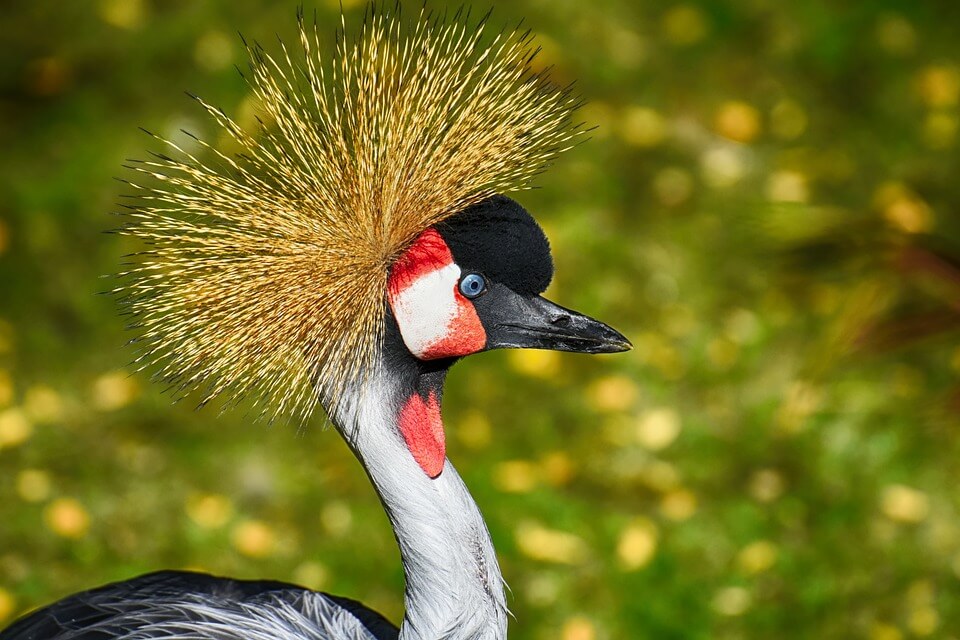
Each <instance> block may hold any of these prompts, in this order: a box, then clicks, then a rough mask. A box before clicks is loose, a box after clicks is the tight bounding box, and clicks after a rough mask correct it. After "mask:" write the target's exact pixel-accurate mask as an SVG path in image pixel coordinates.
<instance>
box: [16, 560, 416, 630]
mask: <svg viewBox="0 0 960 640" xmlns="http://www.w3.org/2000/svg"><path fill="white" fill-rule="evenodd" d="M397 636H398V630H397V628H396V627H395V626H394V625H392V624H390V623H389V622H388V621H387V620H386V619H384V618H383V617H382V616H381V615H380V614H378V613H376V612H375V611H372V610H371V609H368V608H366V607H364V606H363V605H361V604H360V603H358V602H355V601H353V600H348V599H346V598H339V597H336V596H331V595H328V594H324V593H318V592H315V591H310V590H308V589H304V588H302V587H297V586H294V585H290V584H285V583H281V582H267V581H241V580H229V579H225V578H216V577H213V576H209V575H206V574H200V573H191V572H182V571H164V572H160V573H153V574H148V575H145V576H141V577H139V578H135V579H133V580H128V581H125V582H118V583H115V584H111V585H107V586H105V587H100V588H99V589H93V590H91V591H85V592H83V593H78V594H76V595H73V596H70V597H68V598H64V599H63V600H60V601H59V602H56V603H54V604H52V605H50V606H48V607H46V608H44V609H41V610H39V611H36V612H34V613H32V614H30V615H28V616H26V617H25V618H22V619H20V620H19V621H17V622H15V623H14V624H13V625H12V626H10V627H9V628H7V629H6V630H5V631H0V640H154V639H158V638H167V639H174V638H176V639H177V640H267V639H269V640H278V639H284V640H294V639H296V640H301V639H302V640H396V638H397Z"/></svg>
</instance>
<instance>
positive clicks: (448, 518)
mask: <svg viewBox="0 0 960 640" xmlns="http://www.w3.org/2000/svg"><path fill="white" fill-rule="evenodd" d="M399 25H400V21H399V18H396V17H393V18H391V17H385V16H384V15H383V14H378V13H377V12H376V7H375V6H373V7H372V8H371V10H370V13H369V15H368V18H367V22H366V23H365V27H364V30H363V31H362V32H361V35H360V36H359V37H358V39H357V40H356V41H355V42H354V43H353V44H348V40H347V39H346V38H343V39H341V41H340V42H341V44H340V49H339V57H337V58H335V59H334V61H333V63H332V64H331V65H328V67H327V69H328V72H329V73H332V74H333V81H334V83H333V88H332V89H331V88H328V87H327V85H326V84H324V82H325V79H324V78H325V76H324V75H323V74H324V72H323V71H322V69H323V67H322V65H321V63H320V62H319V61H318V58H317V57H316V53H315V51H316V50H317V49H318V48H319V47H318V45H317V44H316V42H315V41H311V39H310V38H309V37H308V35H307V33H306V31H305V30H304V28H303V27H302V25H301V40H302V46H303V49H304V53H305V62H304V63H303V66H299V67H298V66H296V65H294V64H293V63H292V62H290V58H289V55H288V54H287V52H286V50H284V58H283V59H284V60H286V63H285V64H284V63H278V62H276V61H275V60H274V59H272V58H270V57H269V56H267V55H266V54H264V53H263V52H262V50H260V49H259V48H254V49H252V51H251V55H252V57H253V80H252V87H253V89H254V92H255V94H256V95H257V96H258V97H259V98H260V100H261V103H262V106H263V108H264V110H265V117H264V122H265V124H264V127H263V130H262V131H261V132H260V134H259V136H258V137H256V138H255V137H253V136H251V135H248V134H247V133H245V132H244V131H243V130H242V129H241V128H240V127H239V126H237V125H236V124H235V123H233V122H232V121H231V120H229V119H228V118H227V117H226V116H225V115H223V114H222V113H221V112H219V111H218V110H216V109H213V108H212V107H208V106H206V105H204V106H205V107H206V108H207V110H208V111H209V112H210V113H211V115H213V117H214V118H215V119H216V120H217V121H218V122H219V123H220V125H221V126H222V127H223V128H224V130H225V131H226V132H227V133H229V134H230V135H231V136H232V137H233V138H234V140H235V142H236V143H238V144H239V145H240V147H241V148H242V151H243V153H242V154H241V155H238V156H237V157H231V156H228V155H226V154H224V153H223V152H221V151H219V150H217V149H214V148H208V149H207V151H208V152H209V154H210V155H212V157H213V158H214V160H209V161H206V163H205V162H203V161H201V160H199V159H197V158H195V157H194V156H192V155H190V154H188V153H185V152H181V157H180V159H174V158H171V157H169V156H166V155H162V154H161V155H157V156H156V157H155V159H154V160H151V161H148V162H144V163H140V164H135V165H133V169H134V170H135V171H137V172H139V174H140V175H141V176H143V177H146V178H152V179H154V180H155V181H156V182H157V184H154V185H152V186H147V185H145V184H140V183H138V182H135V181H131V184H132V185H133V187H134V188H135V189H136V190H137V192H138V193H139V197H140V203H139V204H136V205H134V206H133V207H132V210H131V212H130V213H129V215H130V217H131V218H132V224H131V225H130V226H129V227H127V228H126V229H125V232H126V233H128V234H130V235H133V236H135V237H137V238H139V239H141V240H143V241H145V242H146V243H147V245H148V249H147V250H145V251H144V252H143V253H142V254H141V255H140V256H139V262H136V263H135V264H134V266H133V267H132V268H131V269H130V270H129V271H127V272H126V273H124V274H122V277H123V278H124V279H125V284H124V285H122V286H121V287H119V288H118V289H117V293H118V294H120V295H121V296H122V300H123V302H124V304H125V305H126V306H127V308H128V310H129V312H130V313H131V314H132V315H133V317H134V326H135V327H136V328H137V329H138V330H139V331H140V336H139V340H140V341H141V344H144V345H146V346H145V350H144V352H143V354H142V356H141V359H140V362H141V364H143V365H144V366H148V365H150V364H151V363H153V365H154V366H155V367H156V369H157V372H158V377H160V378H161V379H163V380H166V381H168V382H171V383H173V384H174V385H175V386H176V388H178V389H179V390H182V391H184V392H190V391H191V390H197V389H200V390H202V391H201V392H202V394H203V396H202V401H203V402H206V401H207V400H210V399H213V398H218V397H222V398H224V399H225V400H226V401H227V402H230V401H233V400H236V399H237V398H239V397H243V396H247V395H253V396H254V397H255V398H258V399H259V400H261V401H262V402H264V407H265V408H264V413H268V414H272V415H277V414H289V415H294V416H299V417H301V418H303V417H304V416H306V415H309V413H310V411H311V410H312V407H313V406H314V405H316V404H322V405H323V407H324V408H325V409H326V412H327V415H328V417H329V419H330V422H331V423H332V424H333V425H334V427H335V428H336V429H337V430H338V432H339V433H340V434H341V436H342V437H343V439H344V440H345V441H346V443H347V445H348V446H349V447H350V448H351V450H352V451H353V452H354V454H355V455H356V457H357V458H358V459H359V461H360V463H361V464H362V465H363V468H364V469H365V471H366V473H367V475H368V476H369V478H370V480H371V482H372V484H373V486H374V489H375V490H376V492H377V494H378V496H379V498H380V500H381V502H382V504H383V507H384V509H385V511H386V513H387V516H388V518H389V520H390V523H391V525H392V527H393V530H394V534H395V537H396V540H397V543H398V545H399V548H400V555H401V561H402V563H403V568H404V577H405V585H406V586H405V594H404V603H405V615H404V619H403V621H402V624H401V625H400V627H399V629H398V628H396V627H393V626H392V625H391V624H390V623H388V622H386V621H385V620H384V619H383V618H382V617H380V616H379V615H377V614H375V613H373V612H372V611H370V610H368V609H366V608H364V607H363V606H362V605H359V604H358V603H355V602H353V601H350V600H346V599H343V598H338V597H336V596H330V595H327V594H321V593H316V592H312V591H309V590H306V589H303V588H300V587H296V586H294V585H287V584H283V583H275V582H243V581H235V580H229V579H224V578H214V577H211V576H206V575H203V574H193V573H186V572H161V573H156V574H149V575H146V576H142V577H140V578H136V579H133V580H130V581H127V582H121V583H117V584H114V585H108V586H106V587H102V588H100V589H94V590H92V591H87V592H83V593H80V594H76V595H74V596H70V597H68V598H66V599H64V600H62V601H60V602H58V603H54V604H53V605H50V606H49V607H47V608H45V609H41V610H39V611H37V612H35V613H33V614H31V615H28V616H27V617H25V618H24V619H22V620H20V621H18V622H15V623H14V624H13V626H11V627H9V628H8V629H7V630H5V631H3V632H0V640H94V639H96V640H105V639H108V638H120V639H126V640H141V639H142V640H147V639H156V638H171V639H173V638H178V639H181V640H233V639H236V640H241V639H242V640H260V639H261V638H264V639H266V638H283V639H289V640H307V639H313V640H318V639H321V638H322V639H327V638H329V639H331V640H333V639H337V640H342V639H348V638H349V639H352V638H357V639H364V640H369V639H371V638H373V639H383V638H399V639H400V640H440V639H443V640H502V639H503V638H506V634H507V618H508V609H507V604H506V598H505V595H504V586H503V578H502V575H501V572H500V567H499V565H498V563H497V557H496V553H495V551H494V547H493V542H492V540H491V537H490V534H489V532H488V530H487V527H486V524H485V522H484V520H483V517H482V515H481V514H480V510H479V508H478V507H477V505H476V503H475V502H474V500H473V498H472V497H471V495H470V493H469V491H468V490H467V488H466V486H465V485H464V483H463V481H462V479H461V478H460V476H459V474H458V473H457V471H456V469H455V468H454V467H453V465H452V464H451V463H450V461H449V459H448V458H447V457H446V446H445V430H444V424H443V420H442V415H441V405H442V401H443V388H444V382H445V380H446V376H447V373H448V371H449V370H450V367H451V366H452V365H453V364H454V363H455V362H457V361H458V360H459V359H461V358H463V357H465V356H468V355H471V354H473V353H477V352H480V351H485V350H490V349H497V348H542V349H555V350H561V351H575V352H582V353H609V352H615V351H623V350H625V349H627V348H629V346H630V345H629V342H628V341H627V340H626V338H624V337H623V336H622V335H620V334H619V333H617V332H616V331H614V330H613V329H611V328H610V327H608V326H606V325H604V324H603V323H601V322H598V321H596V320H593V319H591V318H589V317H587V316H584V315H581V314H579V313H576V312H574V311H570V310H568V309H565V308H563V307H560V306H558V305H556V304H554V303H552V302H550V301H548V300H546V299H545V298H543V297H542V296H541V295H540V294H541V293H542V292H543V291H544V290H545V289H546V287H547V285H548V284H549V282H550V279H551V278H552V275H553V262H552V258H551V255H550V247H549V243H548V241H547V239H546V236H545V235H544V233H543V231H542V229H541V228H540V226H539V225H538V224H537V223H536V221H535V220H534V219H533V217H532V216H531V215H530V214H529V213H527V211H525V210H524V209H523V207H522V206H520V205H519V204H518V203H517V202H515V201H514V200H511V199H510V198H507V197H505V196H502V195H496V193H495V191H494V190H496V189H508V188H520V187H523V186H525V184H526V181H527V180H528V179H529V178H530V177H532V176H533V175H534V174H535V173H536V172H538V171H539V170H541V169H542V168H543V166H544V163H545V162H547V161H548V160H549V159H551V158H552V157H553V156H554V155H555V154H556V153H557V152H559V151H560V150H562V148H563V146H564V145H565V144H567V143H568V142H569V141H570V140H571V139H573V138H574V137H575V136H576V135H577V134H576V127H573V126H572V125H571V124H570V111H571V110H572V109H573V108H574V107H575V101H573V100H572V99H571V98H570V96H569V94H568V93H567V92H563V91H558V90H555V89H553V88H552V87H551V85H549V84H548V83H547V82H546V80H545V79H544V77H542V76H539V75H537V74H532V73H531V72H529V66H528V65H529V60H530V50H529V48H528V43H529V37H528V35H527V34H520V35H519V36H516V35H512V36H511V35H504V34H500V35H499V36H495V38H494V42H493V44H491V45H488V46H486V47H482V46H481V45H480V44H479V42H480V37H481V35H482V31H483V24H482V23H481V24H480V25H478V26H476V27H473V28H472V29H468V28H467V27H466V26H464V23H463V19H462V18H461V16H460V14H458V15H457V16H455V18H454V20H453V21H452V22H450V23H444V22H443V21H441V20H438V19H433V18H430V17H429V16H428V15H425V14H421V15H420V17H419V18H418V19H417V20H416V21H414V22H413V23H412V25H409V26H408V28H407V29H403V28H401V27H400V26H399ZM405 33H406V34H407V36H406V39H405V38H404V37H402V36H403V34H405ZM351 47H352V48H351ZM296 78H300V80H299V81H298V80H297V79H296ZM298 82H300V83H305V85H304V86H301V84H298Z"/></svg>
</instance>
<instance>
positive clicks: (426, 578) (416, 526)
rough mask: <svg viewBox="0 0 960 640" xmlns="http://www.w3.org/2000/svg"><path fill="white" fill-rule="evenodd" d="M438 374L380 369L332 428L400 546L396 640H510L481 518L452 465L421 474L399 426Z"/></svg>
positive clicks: (434, 388)
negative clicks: (400, 613) (401, 610)
mask: <svg viewBox="0 0 960 640" xmlns="http://www.w3.org/2000/svg"><path fill="white" fill-rule="evenodd" d="M400 372H405V373H400ZM398 373H399V375H398ZM445 374H446V370H445V369H443V370H434V371H431V372H423V371H420V370H418V369H417V368H416V367H402V368H397V367H388V366H386V365H385V366H383V367H381V369H380V371H379V372H378V373H376V374H374V375H372V376H371V377H370V379H369V380H368V381H367V383H366V384H365V385H364V388H363V390H362V391H361V392H360V393H358V394H357V395H356V400H355V401H354V402H352V403H350V405H349V406H344V407H343V408H342V409H341V410H339V411H338V412H337V413H336V415H334V416H332V418H333V421H334V423H335V424H336V426H337V428H338V430H339V431H340V432H341V434H342V435H343V437H344V439H345V440H346V441H347V443H348V444H349V445H350V448H351V449H352V450H353V451H354V453H355V454H356V456H357V458H358V459H359V460H360V462H361V464H362V465H363V467H364V469H365V470H366V472H367V475H368V476H369V477H370V480H371V481H372V482H373V486H374V487H375V489H376V491H377V494H378V495H379V496H380V500H381V502H382V503H383V506H384V509H386V512H387V516H388V517H389V519H390V522H391V524H392V525H393V531H394V535H395V537H396V539H397V543H398V544H399V546H400V556H401V560H402V562H403V569H404V575H405V578H406V590H405V608H406V613H405V616H404V620H403V624H402V625H401V627H400V639H401V640H436V639H438V638H443V639H445V640H474V639H476V640H481V639H482V640H500V639H503V638H506V635H507V631H506V629H507V607H506V600H505V597H504V591H503V579H502V577H501V574H500V566H499V564H498V563H497V557H496V553H495V552H494V548H493V543H492V541H491V539H490V534H489V532H488V531H487V526H486V524H485V523H484V521H483V517H482V515H481V514H480V510H479V508H478V507H477V504H476V503H475V502H474V500H473V498H472V497H471V495H470V492H469V491H468V490H467V488H466V486H465V485H464V483H463V480H462V479H461V478H460V476H459V474H458V473H457V471H456V469H454V468H453V465H452V464H451V463H450V461H449V460H446V459H445V458H444V459H443V461H442V467H441V468H440V471H439V474H435V477H431V475H429V474H428V472H427V470H425V468H424V466H423V464H422V461H419V462H418V460H417V459H415V457H414V453H413V452H411V448H410V446H409V445H408V443H407V442H406V441H405V439H404V435H403V433H402V431H401V428H400V424H399V421H400V412H401V410H402V408H403V407H404V406H405V404H406V402H407V401H408V400H409V399H410V397H411V396H412V394H415V393H417V394H420V395H421V397H428V396H429V394H430V393H431V392H432V393H434V394H435V396H434V397H436V399H437V402H439V400H440V398H441V396H442V390H443V379H444V376H445Z"/></svg>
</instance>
